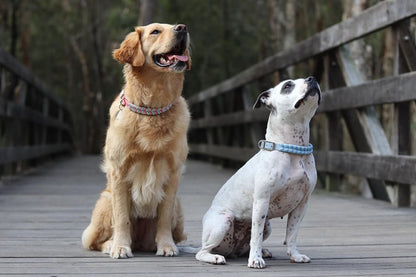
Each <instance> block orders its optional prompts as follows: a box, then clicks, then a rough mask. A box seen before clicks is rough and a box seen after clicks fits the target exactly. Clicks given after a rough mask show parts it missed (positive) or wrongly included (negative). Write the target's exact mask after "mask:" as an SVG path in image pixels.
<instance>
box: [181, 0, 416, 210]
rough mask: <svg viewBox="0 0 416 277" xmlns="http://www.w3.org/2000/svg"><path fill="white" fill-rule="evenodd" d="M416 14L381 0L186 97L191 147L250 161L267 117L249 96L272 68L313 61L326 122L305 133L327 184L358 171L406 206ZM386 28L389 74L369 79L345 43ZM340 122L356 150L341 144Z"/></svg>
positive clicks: (408, 1)
mask: <svg viewBox="0 0 416 277" xmlns="http://www.w3.org/2000/svg"><path fill="white" fill-rule="evenodd" d="M415 14H416V1H413V0H397V1H384V2H381V3H379V4H377V5H375V6H373V7H371V8H369V9H367V10H365V11H364V12H363V13H362V14H361V15H359V16H357V17H354V18H351V19H348V20H346V21H343V22H341V23H339V24H337V25H334V26H332V27H330V28H328V29H325V30H323V31H322V32H320V33H318V34H316V35H314V36H312V37H310V38H309V39H306V40H305V41H302V42H300V43H298V44H296V45H294V46H293V47H292V48H291V49H289V50H287V51H284V52H281V53H277V54H275V55H273V56H271V57H269V58H267V59H265V60H263V61H261V62H259V63H257V64H255V65H253V66H251V67H250V68H247V69H246V70H244V71H243V72H241V73H239V74H237V75H235V76H233V77H231V78H229V79H227V80H225V81H223V82H221V83H219V84H217V85H215V86H212V87H210V88H208V89H205V90H203V91H201V92H200V93H198V94H196V95H195V96H193V97H191V98H190V99H189V100H188V103H189V104H190V107H191V111H192V115H193V121H192V123H191V127H190V133H189V141H190V149H191V154H192V155H193V156H200V157H201V156H202V157H206V158H209V159H211V160H220V161H222V162H224V161H239V162H244V161H246V160H248V159H249V158H250V157H251V156H252V155H253V154H254V153H256V152H257V151H258V149H257V148H256V145H257V141H258V140H259V139H261V138H263V137H264V133H265V129H266V123H265V122H266V120H267V116H268V111H266V110H256V111H253V110H252V109H251V107H252V105H253V100H254V97H255V95H256V94H258V93H259V92H260V91H262V90H263V89H266V88H268V87H271V86H272V85H273V81H271V79H272V78H271V74H273V73H276V72H282V71H283V70H285V69H286V68H288V67H289V66H294V65H299V64H302V63H304V64H305V63H307V62H309V63H308V65H310V64H313V65H314V66H313V68H311V70H310V71H311V72H308V75H314V76H315V77H317V79H318V80H319V81H320V83H321V87H323V88H325V91H324V92H323V102H322V104H321V106H320V108H319V110H318V115H317V116H316V117H315V118H317V117H319V118H321V121H323V122H325V126H324V128H323V129H324V132H325V134H324V135H318V136H317V135H316V133H317V131H315V130H314V128H316V127H315V126H314V123H315V122H316V120H315V119H314V120H313V122H312V125H311V127H312V131H311V133H312V142H313V144H314V145H315V149H316V151H315V158H316V161H317V169H318V171H319V172H320V177H321V180H323V181H322V182H323V183H324V184H325V186H326V188H327V189H329V190H337V189H338V187H339V183H340V178H341V175H340V174H351V175H356V176H362V177H365V178H366V179H365V181H366V182H367V183H368V185H369V188H370V190H371V192H372V195H373V197H374V198H377V199H383V200H387V201H391V202H392V203H393V204H395V205H397V206H408V205H410V201H411V196H410V195H411V185H414V184H416V157H415V156H410V154H411V146H410V134H411V130H410V128H411V127H410V125H411V122H410V113H411V112H410V102H411V101H414V100H416V73H415V72H410V73H409V71H414V70H415V69H416V48H415V46H414V40H413V37H412V35H411V33H410V31H409V28H408V27H409V18H410V17H412V16H414V15H415ZM385 28H391V31H392V32H393V34H394V35H395V36H396V38H397V40H395V41H394V43H393V44H394V45H392V47H394V49H396V51H395V53H396V54H395V61H394V70H393V75H392V76H391V77H386V78H383V79H378V80H371V81H368V80H366V79H365V78H364V77H363V75H362V74H361V73H360V72H359V70H358V69H357V68H356V67H355V66H354V64H353V61H352V58H351V57H350V52H349V48H348V47H347V46H346V44H347V43H349V42H351V41H353V40H356V39H359V38H362V37H364V36H367V35H369V34H372V33H374V32H377V31H380V30H381V29H385ZM293 77H295V76H293ZM298 77H305V76H298ZM268 80H269V81H268ZM267 82H268V83H267ZM265 83H266V84H265ZM382 104H394V108H393V109H394V114H395V119H394V120H395V122H394V126H395V128H393V129H394V132H395V134H394V137H395V138H396V139H395V141H394V142H393V143H391V142H389V141H388V138H387V136H386V133H385V132H384V130H383V128H382V125H381V123H380V120H379V118H378V116H377V112H376V109H375V105H378V106H379V105H382ZM322 119H323V120H322ZM341 121H343V122H345V126H346V129H347V130H348V133H349V135H350V137H351V140H352V143H353V147H354V149H355V152H354V151H343V150H344V149H343V143H342V137H343V136H342V127H341V126H342V124H341ZM314 140H315V141H314Z"/></svg>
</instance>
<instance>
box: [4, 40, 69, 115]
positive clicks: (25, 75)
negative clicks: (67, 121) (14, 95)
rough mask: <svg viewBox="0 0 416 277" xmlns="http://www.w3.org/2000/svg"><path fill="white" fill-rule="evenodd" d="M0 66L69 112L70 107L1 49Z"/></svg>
mask: <svg viewBox="0 0 416 277" xmlns="http://www.w3.org/2000/svg"><path fill="white" fill-rule="evenodd" d="M0 64H1V65H2V66H4V67H5V68H7V69H8V70H9V71H11V72H13V73H14V74H16V75H17V76H19V78H21V79H23V80H25V81H26V82H27V83H29V84H30V85H32V86H33V87H35V88H36V89H38V90H39V91H40V92H41V93H42V94H43V95H45V96H46V97H48V98H49V99H51V100H52V101H53V102H55V103H56V104H57V105H59V106H60V107H62V108H63V109H65V110H67V111H69V108H68V106H67V105H66V104H65V103H64V102H63V101H62V100H61V99H60V98H59V97H57V96H56V95H55V94H54V93H52V92H51V91H50V90H49V89H47V88H46V86H45V85H44V84H43V83H41V82H40V81H39V80H38V79H37V78H36V77H35V76H34V75H32V74H31V72H30V71H29V70H28V69H27V68H26V67H24V66H23V65H21V64H20V63H19V62H18V61H17V60H16V59H15V58H14V57H13V56H12V55H10V54H9V53H7V52H6V51H4V50H3V49H2V48H0Z"/></svg>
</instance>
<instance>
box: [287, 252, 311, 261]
mask: <svg viewBox="0 0 416 277" xmlns="http://www.w3.org/2000/svg"><path fill="white" fill-rule="evenodd" d="M289 257H290V262H292V263H310V262H311V259H310V258H309V257H308V256H306V255H302V254H300V253H295V254H291V255H289Z"/></svg>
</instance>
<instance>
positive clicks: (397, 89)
mask: <svg viewBox="0 0 416 277" xmlns="http://www.w3.org/2000/svg"><path fill="white" fill-rule="evenodd" d="M415 83H416V72H410V73H405V74H401V75H398V76H393V77H387V78H383V79H378V80H373V81H367V82H365V83H363V84H359V85H353V86H349V87H342V88H337V89H333V90H328V91H325V92H324V93H323V97H322V103H321V105H320V106H319V109H318V112H329V111H336V110H343V109H351V108H361V107H366V106H370V105H381V104H388V103H399V102H406V101H413V100H416V93H415V92H414V86H415Z"/></svg>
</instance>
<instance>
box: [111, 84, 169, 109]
mask: <svg viewBox="0 0 416 277" xmlns="http://www.w3.org/2000/svg"><path fill="white" fill-rule="evenodd" d="M126 106H127V107H128V108H129V110H130V111H132V112H135V113H138V114H143V115H161V114H162V113H165V112H167V111H169V109H170V108H172V106H173V103H170V104H169V105H167V106H165V107H161V108H146V107H140V106H137V105H134V104H133V103H130V102H129V101H128V100H127V99H126V97H125V96H124V90H122V91H121V93H120V106H119V108H120V110H122V109H123V108H122V107H126Z"/></svg>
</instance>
